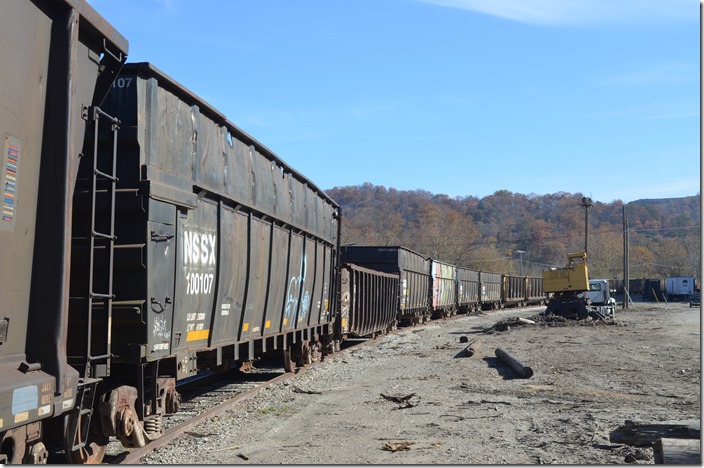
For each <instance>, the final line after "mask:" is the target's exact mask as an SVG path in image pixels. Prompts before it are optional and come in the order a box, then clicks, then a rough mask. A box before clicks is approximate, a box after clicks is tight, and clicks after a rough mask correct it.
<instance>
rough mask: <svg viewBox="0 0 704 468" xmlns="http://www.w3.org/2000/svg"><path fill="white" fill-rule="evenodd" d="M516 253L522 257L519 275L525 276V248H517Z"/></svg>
mask: <svg viewBox="0 0 704 468" xmlns="http://www.w3.org/2000/svg"><path fill="white" fill-rule="evenodd" d="M516 253H517V254H518V255H519V256H520V257H521V263H520V265H521V269H520V273H519V276H523V254H524V253H526V251H525V250H516Z"/></svg>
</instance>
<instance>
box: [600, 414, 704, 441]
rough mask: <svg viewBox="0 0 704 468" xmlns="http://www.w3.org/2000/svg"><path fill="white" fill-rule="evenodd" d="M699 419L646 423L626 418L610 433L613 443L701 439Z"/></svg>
mask: <svg viewBox="0 0 704 468" xmlns="http://www.w3.org/2000/svg"><path fill="white" fill-rule="evenodd" d="M699 426H700V423H699V421H698V420H685V421H663V422H656V423H644V422H642V421H631V420H626V423H625V424H624V425H623V426H621V427H619V428H617V429H616V430H614V431H612V432H611V434H610V435H609V440H610V441H611V443H615V444H628V445H634V446H636V447H638V446H648V445H652V444H654V443H655V442H657V441H658V440H660V439H699V438H700V430H699Z"/></svg>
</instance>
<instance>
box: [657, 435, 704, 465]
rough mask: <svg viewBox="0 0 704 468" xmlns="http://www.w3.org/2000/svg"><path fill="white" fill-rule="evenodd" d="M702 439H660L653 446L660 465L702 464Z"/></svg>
mask: <svg viewBox="0 0 704 468" xmlns="http://www.w3.org/2000/svg"><path fill="white" fill-rule="evenodd" d="M701 443H702V441H701V439H668V438H665V439H660V440H659V441H657V442H655V444H654V446H653V454H654V455H655V463H656V464H659V465H701V464H702V456H701Z"/></svg>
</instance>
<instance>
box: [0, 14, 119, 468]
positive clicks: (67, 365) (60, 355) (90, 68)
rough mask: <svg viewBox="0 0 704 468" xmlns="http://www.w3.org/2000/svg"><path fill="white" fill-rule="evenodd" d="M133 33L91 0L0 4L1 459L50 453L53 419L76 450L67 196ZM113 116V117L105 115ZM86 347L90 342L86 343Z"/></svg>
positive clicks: (77, 388) (79, 386)
mask: <svg viewBox="0 0 704 468" xmlns="http://www.w3.org/2000/svg"><path fill="white" fill-rule="evenodd" d="M127 49H128V43H127V40H126V39H125V38H124V37H123V36H122V35H120V34H119V33H118V32H117V31H115V29H114V28H113V27H112V26H110V25H109V24H108V23H107V22H106V21H105V20H104V19H103V18H102V17H101V16H100V15H99V14H98V13H96V12H95V10H93V9H92V8H91V7H90V6H89V5H88V4H87V3H85V2H84V1H83V0H52V1H49V0H33V1H19V0H12V1H2V2H0V51H2V52H1V53H0V64H1V66H0V83H2V88H3V91H2V93H0V133H1V134H2V137H3V153H2V157H1V159H0V191H2V196H1V197H0V204H2V207H1V208H0V213H1V217H0V249H1V254H0V258H2V262H0V306H1V307H2V313H1V314H0V463H3V464H4V463H46V461H47V457H48V450H47V448H46V445H45V441H44V440H43V437H44V435H45V433H46V432H47V429H46V425H47V423H49V422H51V421H57V425H58V426H59V427H60V428H61V429H60V433H64V424H63V423H64V421H66V429H65V431H66V440H67V446H66V450H67V451H68V452H72V451H73V452H80V451H81V450H82V445H81V440H80V439H81V437H80V434H79V433H78V432H77V431H76V427H77V426H76V423H77V422H78V420H79V419H80V418H82V416H81V415H80V414H79V412H78V409H79V403H80V401H81V398H82V397H84V396H85V390H86V389H87V388H88V387H89V386H90V383H91V376H89V375H85V374H82V373H80V372H79V371H78V370H77V368H75V367H72V365H71V364H74V363H75V361H76V359H80V357H79V358H77V357H76V356H72V355H67V351H66V343H67V340H68V338H67V336H68V330H69V323H68V309H69V298H68V288H67V287H68V284H69V273H70V263H69V259H70V256H69V252H70V244H71V238H72V232H71V217H72V211H71V197H72V195H73V191H74V188H75V183H76V173H77V170H78V165H79V162H80V161H81V159H82V158H81V155H82V153H83V154H86V150H87V151H90V149H89V148H88V149H86V150H84V148H83V142H84V137H85V134H86V133H89V132H92V131H93V128H94V127H95V126H96V122H95V120H96V119H95V118H96V116H101V117H106V116H103V115H102V114H100V110H99V106H100V105H101V102H102V100H103V98H104V97H105V95H106V93H107V92H108V90H109V88H110V86H111V83H112V80H113V79H114V78H115V76H116V75H117V74H118V73H119V70H120V68H121V67H122V65H123V64H124V62H125V60H126V57H127V55H126V54H127ZM103 120H104V121H106V122H108V125H111V124H112V121H111V120H110V119H109V118H107V117H106V118H105V119H103ZM79 353H80V356H83V357H85V354H86V350H85V349H83V350H79Z"/></svg>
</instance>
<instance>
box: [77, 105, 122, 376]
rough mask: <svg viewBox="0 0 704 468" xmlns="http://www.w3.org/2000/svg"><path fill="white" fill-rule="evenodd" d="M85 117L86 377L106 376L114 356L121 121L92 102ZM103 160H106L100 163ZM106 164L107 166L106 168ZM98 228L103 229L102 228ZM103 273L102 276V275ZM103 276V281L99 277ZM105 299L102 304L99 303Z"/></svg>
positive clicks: (82, 359)
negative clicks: (104, 126)
mask: <svg viewBox="0 0 704 468" xmlns="http://www.w3.org/2000/svg"><path fill="white" fill-rule="evenodd" d="M84 118H85V119H87V120H88V122H89V123H90V124H92V125H93V142H92V143H93V147H92V170H91V174H90V177H89V180H88V182H89V189H88V197H89V199H90V208H89V214H90V226H89V231H88V236H87V237H85V238H80V239H78V238H74V239H75V240H77V241H79V242H84V243H87V244H88V263H87V264H88V266H87V271H86V276H87V281H88V283H87V285H86V288H87V290H86V292H85V294H81V296H82V297H81V298H76V299H79V300H80V301H81V302H82V303H83V304H84V305H83V307H84V308H85V309H84V310H83V314H84V315H83V316H84V317H85V330H84V335H83V336H84V337H85V339H86V343H85V351H84V353H85V354H84V355H83V356H80V358H79V359H80V360H81V363H82V364H84V366H85V367H84V369H83V373H82V377H83V378H84V379H89V378H94V377H106V376H108V375H110V357H111V348H110V346H111V330H110V326H111V323H112V305H113V299H114V295H113V264H114V248H115V240H116V236H115V196H116V191H117V190H116V188H117V187H116V186H117V182H118V179H117V175H116V174H117V132H118V130H119V125H120V121H119V120H118V119H116V118H114V117H112V116H110V115H108V114H106V113H105V112H103V111H102V110H101V109H100V108H98V107H96V106H93V107H88V108H86V109H84ZM101 119H103V120H107V123H108V125H110V132H112V151H111V152H107V151H106V152H104V153H103V154H102V159H103V161H99V159H100V158H99V155H98V136H99V127H100V123H101ZM99 162H103V164H102V165H101V164H99ZM103 166H108V168H107V169H106V168H105V167H103ZM99 191H100V192H102V193H104V195H105V197H106V199H105V200H104V202H103V203H102V204H101V207H100V209H98V207H97V204H98V200H97V199H98V193H99ZM98 229H101V230H100V231H99V230H98ZM98 252H101V253H102V254H103V255H104V259H105V260H104V263H103V264H102V265H101V266H100V268H98V267H97V266H96V254H97V253H98ZM99 275H101V276H99ZM96 279H100V280H101V281H96ZM96 283H100V286H99V287H100V288H101V290H96ZM101 303H102V307H97V306H99V305H100V304H101ZM98 313H101V314H104V317H103V318H104V320H105V321H104V326H105V333H106V336H101V337H99V338H98V340H97V341H96V343H98V344H99V346H100V348H98V349H96V346H95V345H94V343H93V341H94V340H93V338H94V337H93V334H94V330H93V325H94V319H95V314H98ZM94 353H95V354H94Z"/></svg>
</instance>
